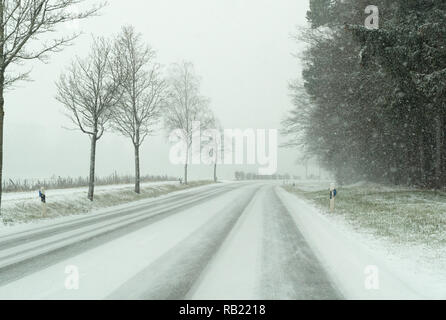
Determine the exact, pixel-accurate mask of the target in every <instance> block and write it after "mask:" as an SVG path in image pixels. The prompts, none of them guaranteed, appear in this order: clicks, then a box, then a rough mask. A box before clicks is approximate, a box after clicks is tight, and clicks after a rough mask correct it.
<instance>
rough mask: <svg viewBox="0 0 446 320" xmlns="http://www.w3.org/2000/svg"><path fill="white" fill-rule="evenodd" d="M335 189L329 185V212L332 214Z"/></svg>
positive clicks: (332, 185)
mask: <svg viewBox="0 0 446 320" xmlns="http://www.w3.org/2000/svg"><path fill="white" fill-rule="evenodd" d="M336 194H337V191H336V188H335V185H334V183H332V184H331V185H330V212H334V210H335V199H336Z"/></svg>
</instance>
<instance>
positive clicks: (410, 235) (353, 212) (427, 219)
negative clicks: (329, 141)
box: [285, 183, 446, 247]
mask: <svg viewBox="0 0 446 320" xmlns="http://www.w3.org/2000/svg"><path fill="white" fill-rule="evenodd" d="M308 185H309V184H307V186H305V185H304V186H302V187H301V186H300V185H297V186H296V187H292V186H287V187H285V189H286V190H287V191H289V192H292V193H295V194H297V195H299V196H301V197H303V198H305V199H308V200H310V201H311V202H312V203H313V204H315V205H316V206H317V207H319V208H320V209H321V210H322V211H325V212H327V213H328V207H329V199H328V198H329V196H328V186H327V185H325V186H321V188H319V190H310V191H308V189H309V188H308ZM312 185H314V183H313V184H312ZM324 187H325V188H324ZM337 191H338V196H337V197H336V210H335V213H334V214H335V215H340V216H342V217H343V218H344V219H345V220H346V221H348V222H349V223H350V224H351V225H352V226H354V227H355V228H357V229H359V230H366V231H367V232H369V233H372V234H374V235H376V236H379V237H383V238H386V239H389V240H391V241H393V242H399V243H403V244H409V243H413V244H428V245H429V246H439V247H444V246H446V232H444V231H445V229H446V193H444V192H439V191H426V190H418V189H410V188H402V187H387V186H382V185H376V184H360V185H354V186H347V187H342V188H338V190H337Z"/></svg>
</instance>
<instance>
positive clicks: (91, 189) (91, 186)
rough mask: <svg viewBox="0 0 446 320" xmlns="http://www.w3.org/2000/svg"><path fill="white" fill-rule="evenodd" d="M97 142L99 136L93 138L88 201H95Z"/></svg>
mask: <svg viewBox="0 0 446 320" xmlns="http://www.w3.org/2000/svg"><path fill="white" fill-rule="evenodd" d="M96 142H97V136H96V135H92V136H91V153H90V181H89V183H88V199H89V200H90V201H93V197H94V179H95V166H96Z"/></svg>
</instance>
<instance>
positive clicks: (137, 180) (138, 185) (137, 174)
mask: <svg viewBox="0 0 446 320" xmlns="http://www.w3.org/2000/svg"><path fill="white" fill-rule="evenodd" d="M135 193H137V194H140V193H141V177H140V171H139V145H138V144H135Z"/></svg>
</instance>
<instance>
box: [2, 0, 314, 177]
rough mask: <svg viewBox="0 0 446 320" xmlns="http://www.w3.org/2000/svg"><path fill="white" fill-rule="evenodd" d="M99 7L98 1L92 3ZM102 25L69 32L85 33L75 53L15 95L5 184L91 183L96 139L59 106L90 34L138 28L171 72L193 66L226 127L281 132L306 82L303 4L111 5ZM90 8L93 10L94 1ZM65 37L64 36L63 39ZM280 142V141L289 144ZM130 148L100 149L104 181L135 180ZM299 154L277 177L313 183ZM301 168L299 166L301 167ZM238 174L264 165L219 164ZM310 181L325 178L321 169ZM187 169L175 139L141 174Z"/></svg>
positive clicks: (242, 0)
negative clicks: (178, 161) (66, 75)
mask: <svg viewBox="0 0 446 320" xmlns="http://www.w3.org/2000/svg"><path fill="white" fill-rule="evenodd" d="M90 3H91V2H90ZM108 3H109V5H108V6H107V7H106V8H104V9H103V10H102V14H101V16H99V17H94V18H91V19H89V20H87V21H82V22H79V23H74V24H68V25H66V26H62V27H61V28H65V29H66V32H68V33H69V32H71V31H72V30H70V28H80V29H81V30H82V31H83V32H84V33H85V34H84V35H82V36H81V37H80V38H79V39H77V40H76V41H75V43H74V45H73V46H71V47H69V48H66V49H65V50H64V51H63V52H61V53H58V54H54V55H52V57H51V59H50V61H49V64H42V63H39V62H32V63H30V64H29V65H28V66H30V67H32V68H33V70H32V73H31V78H32V79H33V82H25V83H20V84H19V85H18V87H16V88H15V89H14V90H10V91H8V92H7V94H6V105H5V110H6V111H5V117H6V118H5V119H6V121H5V126H6V129H5V152H4V161H5V165H4V175H5V178H6V179H9V178H12V179H23V178H49V177H51V176H53V175H55V176H72V177H75V176H87V174H88V167H89V152H90V150H89V148H90V143H89V139H88V136H86V135H84V134H82V133H80V132H79V131H72V130H67V129H65V128H74V126H73V125H72V124H71V123H70V121H69V119H68V118H67V117H66V116H65V115H64V110H63V106H62V105H61V104H60V103H58V102H57V101H56V100H55V95H56V86H55V81H56V80H57V79H58V78H59V76H60V73H61V72H62V71H63V70H65V69H66V67H67V66H68V65H69V64H70V62H71V60H72V59H73V58H74V57H75V55H79V56H81V57H83V56H85V55H86V54H87V53H88V51H89V49H90V45H91V41H92V37H91V35H92V34H94V35H101V36H112V35H115V34H117V33H118V32H119V31H120V29H121V27H122V26H123V25H128V24H131V25H133V26H134V27H135V28H136V31H137V32H141V33H142V34H143V40H144V41H145V42H147V43H148V44H150V45H151V46H152V47H153V48H154V49H155V50H156V51H157V59H158V61H159V62H160V63H162V64H163V65H164V67H167V66H168V65H169V64H171V63H173V62H180V61H183V60H188V61H191V62H193V63H194V65H195V69H196V72H197V74H198V75H199V76H200V77H201V78H202V93H203V94H204V95H206V96H207V97H209V98H210V99H211V108H212V110H213V111H214V113H215V115H216V117H217V118H218V119H219V120H220V121H221V123H222V126H223V128H240V129H245V128H254V129H280V128H281V121H282V120H283V118H284V117H285V115H286V112H287V111H288V110H290V109H291V107H292V104H291V99H290V96H289V90H288V83H289V82H290V81H291V80H293V79H295V78H297V77H300V74H301V71H302V70H301V66H300V61H299V60H298V59H296V58H295V57H293V53H298V52H300V51H301V50H302V47H299V46H298V45H297V44H296V43H295V41H294V40H293V39H292V38H291V36H292V34H293V33H295V30H296V26H302V25H305V24H306V23H307V22H306V18H305V16H306V12H307V10H308V1H295V0H282V1H272V0H269V1H267V0H261V1H259V0H224V1H223V0H212V1H210V0H189V1H181V0H147V1H142V0H127V1H118V0H111V1H109V2H108ZM87 5H88V3H87ZM64 32H65V31H64ZM284 141H285V139H284V138H280V140H279V143H281V142H284ZM133 156H134V154H133V146H132V145H131V142H130V140H128V139H127V138H125V137H122V136H120V135H118V134H117V133H114V132H107V133H106V134H105V135H104V137H103V138H102V139H101V140H100V141H99V143H98V149H97V160H96V161H97V168H96V172H97V175H98V176H105V175H110V174H112V173H113V172H115V171H116V172H118V174H130V175H132V174H133V173H134V159H133ZM298 158H299V154H298V152H297V151H296V150H290V149H283V148H281V149H280V150H279V153H278V173H290V174H295V175H301V176H302V175H304V174H305V168H304V166H303V165H302V164H301V163H299V161H297V160H298ZM296 161H297V163H296ZM212 170H213V168H212V167H211V166H204V165H203V166H191V169H190V178H191V179H210V178H211V177H212ZM235 170H246V171H253V172H255V171H257V167H255V166H246V167H240V166H220V168H219V173H218V175H219V178H221V179H232V178H233V177H234V171H235ZM310 171H311V172H310V173H314V174H317V172H318V169H317V168H316V167H313V168H310ZM182 172H183V166H181V165H178V166H175V165H172V164H170V163H169V145H168V142H167V139H166V132H165V131H164V130H160V131H159V132H158V133H157V135H156V136H153V137H150V138H148V139H147V140H146V142H145V143H144V145H143V146H142V148H141V174H142V175H145V174H153V175H158V174H167V175H169V176H181V175H182Z"/></svg>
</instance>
